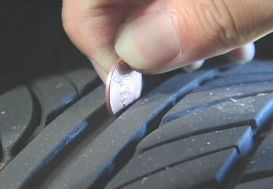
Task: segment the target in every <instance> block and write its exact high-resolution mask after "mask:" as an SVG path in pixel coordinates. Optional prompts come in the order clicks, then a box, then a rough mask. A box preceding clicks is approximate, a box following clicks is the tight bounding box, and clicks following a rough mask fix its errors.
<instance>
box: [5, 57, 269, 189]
mask: <svg viewBox="0 0 273 189" xmlns="http://www.w3.org/2000/svg"><path fill="white" fill-rule="evenodd" d="M60 70H61V69H60ZM60 70H59V71H56V72H54V73H52V72H51V71H48V73H50V74H46V73H47V71H45V72H43V73H44V74H42V75H41V76H40V75H39V74H38V75H35V77H32V78H30V79H29V80H28V81H27V82H26V83H24V82H19V84H18V85H16V87H13V88H8V89H7V90H6V92H4V93H1V95H0V104H1V105H0V117H1V119H0V125H1V127H0V132H1V149H2V154H1V165H2V166H1V167H2V170H1V172H0V188H3V189H4V188H107V189H117V188H200V187H201V188H203V187H212V188H217V187H235V188H251V187H252V188H255V187H257V186H262V187H264V188H266V187H267V188H270V187H273V185H272V183H271V182H270V179H272V178H273V163H272V161H271V159H272V158H273V147H272V142H273V134H272V132H271V123H272V118H273V63H272V62H262V61H256V62H254V63H251V64H247V65H241V66H238V65H237V66H236V65H235V66H232V67H224V68H212V69H203V70H199V71H196V72H192V73H185V72H183V71H176V72H173V73H171V74H167V76H165V77H161V79H160V80H158V78H155V79H154V80H156V82H154V80H153V78H147V83H146V89H145V92H144V95H143V96H142V97H141V98H140V99H139V100H138V101H137V102H135V103H134V104H133V105H132V106H131V107H130V108H128V109H127V110H126V111H125V112H123V113H122V114H121V115H120V116H118V117H117V118H113V117H111V116H110V115H109V114H108V113H107V111H106V108H105V104H104V101H103V99H104V98H103V96H104V86H103V85H102V84H101V83H100V82H99V81H98V78H97V76H96V74H95V72H94V71H93V70H91V69H90V68H89V67H86V66H82V67H77V69H74V67H73V69H66V70H62V71H60Z"/></svg>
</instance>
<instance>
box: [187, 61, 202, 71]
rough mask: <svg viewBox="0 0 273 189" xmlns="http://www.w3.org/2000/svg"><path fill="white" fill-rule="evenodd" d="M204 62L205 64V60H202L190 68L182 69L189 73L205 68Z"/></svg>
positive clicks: (189, 66)
mask: <svg viewBox="0 0 273 189" xmlns="http://www.w3.org/2000/svg"><path fill="white" fill-rule="evenodd" d="M204 62H205V60H200V61H197V62H194V63H192V64H190V65H188V66H185V67H182V69H184V70H185V71H187V72H192V71H194V70H197V69H199V68H201V67H202V66H203V64H204Z"/></svg>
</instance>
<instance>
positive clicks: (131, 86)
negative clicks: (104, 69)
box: [105, 60, 142, 115]
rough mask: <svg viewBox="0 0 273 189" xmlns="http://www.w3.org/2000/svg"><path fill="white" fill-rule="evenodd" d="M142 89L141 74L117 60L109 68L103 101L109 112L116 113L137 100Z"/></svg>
mask: <svg viewBox="0 0 273 189" xmlns="http://www.w3.org/2000/svg"><path fill="white" fill-rule="evenodd" d="M141 91H142V74H141V73H139V72H137V71H134V70H132V69H131V68H130V67H129V65H128V64H126V63H125V62H124V61H123V60H119V61H118V62H117V63H116V64H115V65H113V67H112V69H111V70H110V72H109V74H108V76H107V81H106V91H105V102H106V107H107V109H108V111H109V112H110V113H111V114H114V115H115V114H117V113H119V112H120V111H121V110H122V109H124V108H126V107H128V106H129V105H130V104H132V103H133V102H134V101H135V100H137V99H138V98H139V97H140V95H141Z"/></svg>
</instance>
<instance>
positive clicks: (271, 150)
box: [241, 133, 273, 187]
mask: <svg viewBox="0 0 273 189" xmlns="http://www.w3.org/2000/svg"><path fill="white" fill-rule="evenodd" d="M272 157H273V133H272V134H271V135H269V136H267V137H266V138H265V139H264V141H263V142H262V143H261V145H260V146H259V147H258V149H257V151H256V152H255V155H254V157H253V158H252V160H251V161H250V163H249V165H248V166H247V168H246V170H245V172H244V175H243V178H242V180H241V182H245V181H249V180H255V179H257V178H262V177H271V179H272V178H273V161H272ZM271 183H273V182H271ZM271 187H272V184H271Z"/></svg>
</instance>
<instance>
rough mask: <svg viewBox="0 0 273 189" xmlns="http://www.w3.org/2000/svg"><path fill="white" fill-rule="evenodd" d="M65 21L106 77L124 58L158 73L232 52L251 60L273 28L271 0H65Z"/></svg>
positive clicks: (195, 65) (75, 40)
mask: <svg viewBox="0 0 273 189" xmlns="http://www.w3.org/2000/svg"><path fill="white" fill-rule="evenodd" d="M62 19H63V26H64V29H65V31H66V33H67V34H68V36H69V38H70V39H71V41H72V42H73V43H74V44H75V45H76V46H77V47H78V48H79V49H80V50H81V51H82V52H83V53H84V54H85V55H86V56H87V57H88V58H89V59H90V60H91V62H92V63H93V65H94V67H95V69H96V71H97V72H98V74H99V75H100V77H101V78H102V80H103V81H105V80H106V77H107V74H108V72H109V70H110V68H111V66H112V65H113V64H114V63H115V62H116V61H117V59H119V58H121V59H123V60H124V61H126V62H127V63H128V64H129V65H130V66H131V67H132V68H133V69H136V70H139V71H141V72H144V73H147V74H157V73H162V72H167V71H170V70H174V69H176V68H180V67H185V66H188V65H191V66H192V67H193V68H198V67H199V66H200V65H202V62H203V60H205V59H208V58H211V57H214V56H218V55H222V54H227V53H228V56H230V57H232V58H233V59H234V60H236V61H241V62H247V61H250V60H251V59H252V58H253V56H254V54H255V48H254V45H253V43H252V42H254V41H255V40H257V39H259V38H261V37H263V36H265V35H267V34H268V33H270V32H272V31H273V1H272V0H63V12H62Z"/></svg>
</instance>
